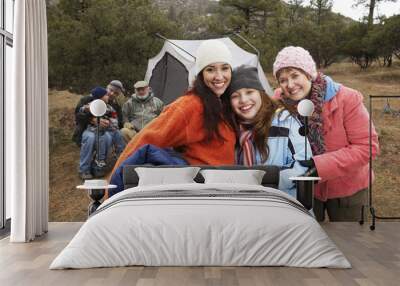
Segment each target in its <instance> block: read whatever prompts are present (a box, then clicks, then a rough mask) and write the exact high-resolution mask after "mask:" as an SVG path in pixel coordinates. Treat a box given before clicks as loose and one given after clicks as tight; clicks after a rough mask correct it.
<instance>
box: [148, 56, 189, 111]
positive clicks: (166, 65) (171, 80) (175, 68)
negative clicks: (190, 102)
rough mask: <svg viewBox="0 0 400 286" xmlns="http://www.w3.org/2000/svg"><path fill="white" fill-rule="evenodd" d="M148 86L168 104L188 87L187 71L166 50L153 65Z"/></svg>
mask: <svg viewBox="0 0 400 286" xmlns="http://www.w3.org/2000/svg"><path fill="white" fill-rule="evenodd" d="M149 84H150V86H151V88H152V90H153V92H154V95H155V96H157V97H158V98H160V99H161V100H162V101H163V102H164V104H169V103H171V102H172V101H174V100H175V99H176V98H178V97H179V96H181V95H183V94H184V92H185V91H186V90H187V89H188V71H187V70H186V68H185V66H184V65H183V64H182V63H181V62H179V61H178V60H177V59H176V58H175V57H174V56H172V55H171V54H169V53H168V52H166V53H165V54H164V56H163V57H162V58H161V60H160V61H159V62H158V63H157V65H156V66H155V67H154V69H153V72H152V75H151V78H150V83H149Z"/></svg>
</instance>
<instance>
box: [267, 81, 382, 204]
mask: <svg viewBox="0 0 400 286" xmlns="http://www.w3.org/2000/svg"><path fill="white" fill-rule="evenodd" d="M280 95H281V90H280V89H277V90H276V91H275V95H274V97H275V98H279V97H280ZM322 116H323V122H324V123H323V124H324V134H323V136H324V141H325V149H326V152H325V153H324V154H321V155H316V156H313V159H314V162H315V166H316V168H317V171H318V175H319V176H320V177H321V178H322V180H321V181H320V182H319V183H318V184H317V186H316V189H315V197H316V198H317V199H319V200H322V201H326V200H327V199H333V198H339V197H348V196H351V195H353V194H355V193H356V192H358V191H360V190H362V189H365V188H367V187H368V179H369V169H368V163H369V114H368V111H367V109H366V108H365V106H364V104H363V96H362V95H361V93H360V92H358V91H356V90H353V89H350V88H348V87H345V86H343V85H342V86H340V88H339V91H338V92H337V94H336V95H335V96H334V97H333V98H331V99H330V100H329V101H326V102H325V103H324V106H323V108H322ZM371 142H372V155H373V158H375V156H376V155H377V154H378V153H379V143H378V135H377V133H376V131H375V127H374V126H372V140H371Z"/></svg>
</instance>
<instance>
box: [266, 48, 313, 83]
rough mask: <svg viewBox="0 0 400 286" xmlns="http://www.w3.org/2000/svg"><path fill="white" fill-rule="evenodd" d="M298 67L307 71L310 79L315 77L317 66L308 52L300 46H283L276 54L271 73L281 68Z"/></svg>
mask: <svg viewBox="0 0 400 286" xmlns="http://www.w3.org/2000/svg"><path fill="white" fill-rule="evenodd" d="M288 67H292V68H298V69H301V70H303V71H305V72H306V73H308V74H309V75H310V76H311V78H312V79H315V78H316V77H317V67H316V65H315V62H314V60H313V58H312V57H311V55H310V53H309V52H308V51H307V50H305V49H303V48H302V47H292V46H290V47H286V48H283V49H282V50H281V51H280V52H279V53H278V55H277V56H276V59H275V62H274V67H273V73H274V77H275V78H276V73H277V72H278V71H279V70H280V69H283V68H288Z"/></svg>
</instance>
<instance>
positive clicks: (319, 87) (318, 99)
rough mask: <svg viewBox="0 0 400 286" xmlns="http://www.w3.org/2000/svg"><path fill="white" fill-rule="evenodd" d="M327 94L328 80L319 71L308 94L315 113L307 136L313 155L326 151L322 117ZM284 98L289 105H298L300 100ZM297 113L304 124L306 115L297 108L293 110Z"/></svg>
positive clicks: (310, 120) (311, 118) (309, 124)
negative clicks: (302, 114)
mask: <svg viewBox="0 0 400 286" xmlns="http://www.w3.org/2000/svg"><path fill="white" fill-rule="evenodd" d="M325 94H326V80H325V76H324V75H323V74H322V73H318V76H317V78H316V79H315V80H313V81H312V86H311V91H310V95H309V96H307V98H308V99H309V100H311V101H312V102H313V103H314V107H315V109H314V113H313V114H312V116H311V117H310V119H309V122H308V131H309V132H308V135H307V138H308V140H309V141H310V145H311V150H312V153H313V155H319V154H323V153H325V141H324V136H323V134H324V121H323V118H322V107H323V105H324V99H325ZM282 100H283V102H284V103H286V104H287V105H289V106H297V104H298V103H299V101H294V100H291V99H289V98H285V97H284V96H282ZM293 112H294V113H295V114H296V115H297V118H298V119H299V120H300V121H301V123H303V125H304V117H303V116H300V115H299V114H298V112H297V109H295V110H293Z"/></svg>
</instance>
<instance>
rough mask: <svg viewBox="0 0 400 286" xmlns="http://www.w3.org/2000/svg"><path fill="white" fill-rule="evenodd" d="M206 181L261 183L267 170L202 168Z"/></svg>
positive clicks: (208, 182) (201, 172) (206, 182)
mask: <svg viewBox="0 0 400 286" xmlns="http://www.w3.org/2000/svg"><path fill="white" fill-rule="evenodd" d="M200 174H201V175H202V176H203V177H204V183H205V184H210V183H226V184H229V183H234V184H246V185H261V182H262V179H263V177H264V175H265V171H262V170H218V169H208V170H201V171H200Z"/></svg>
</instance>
